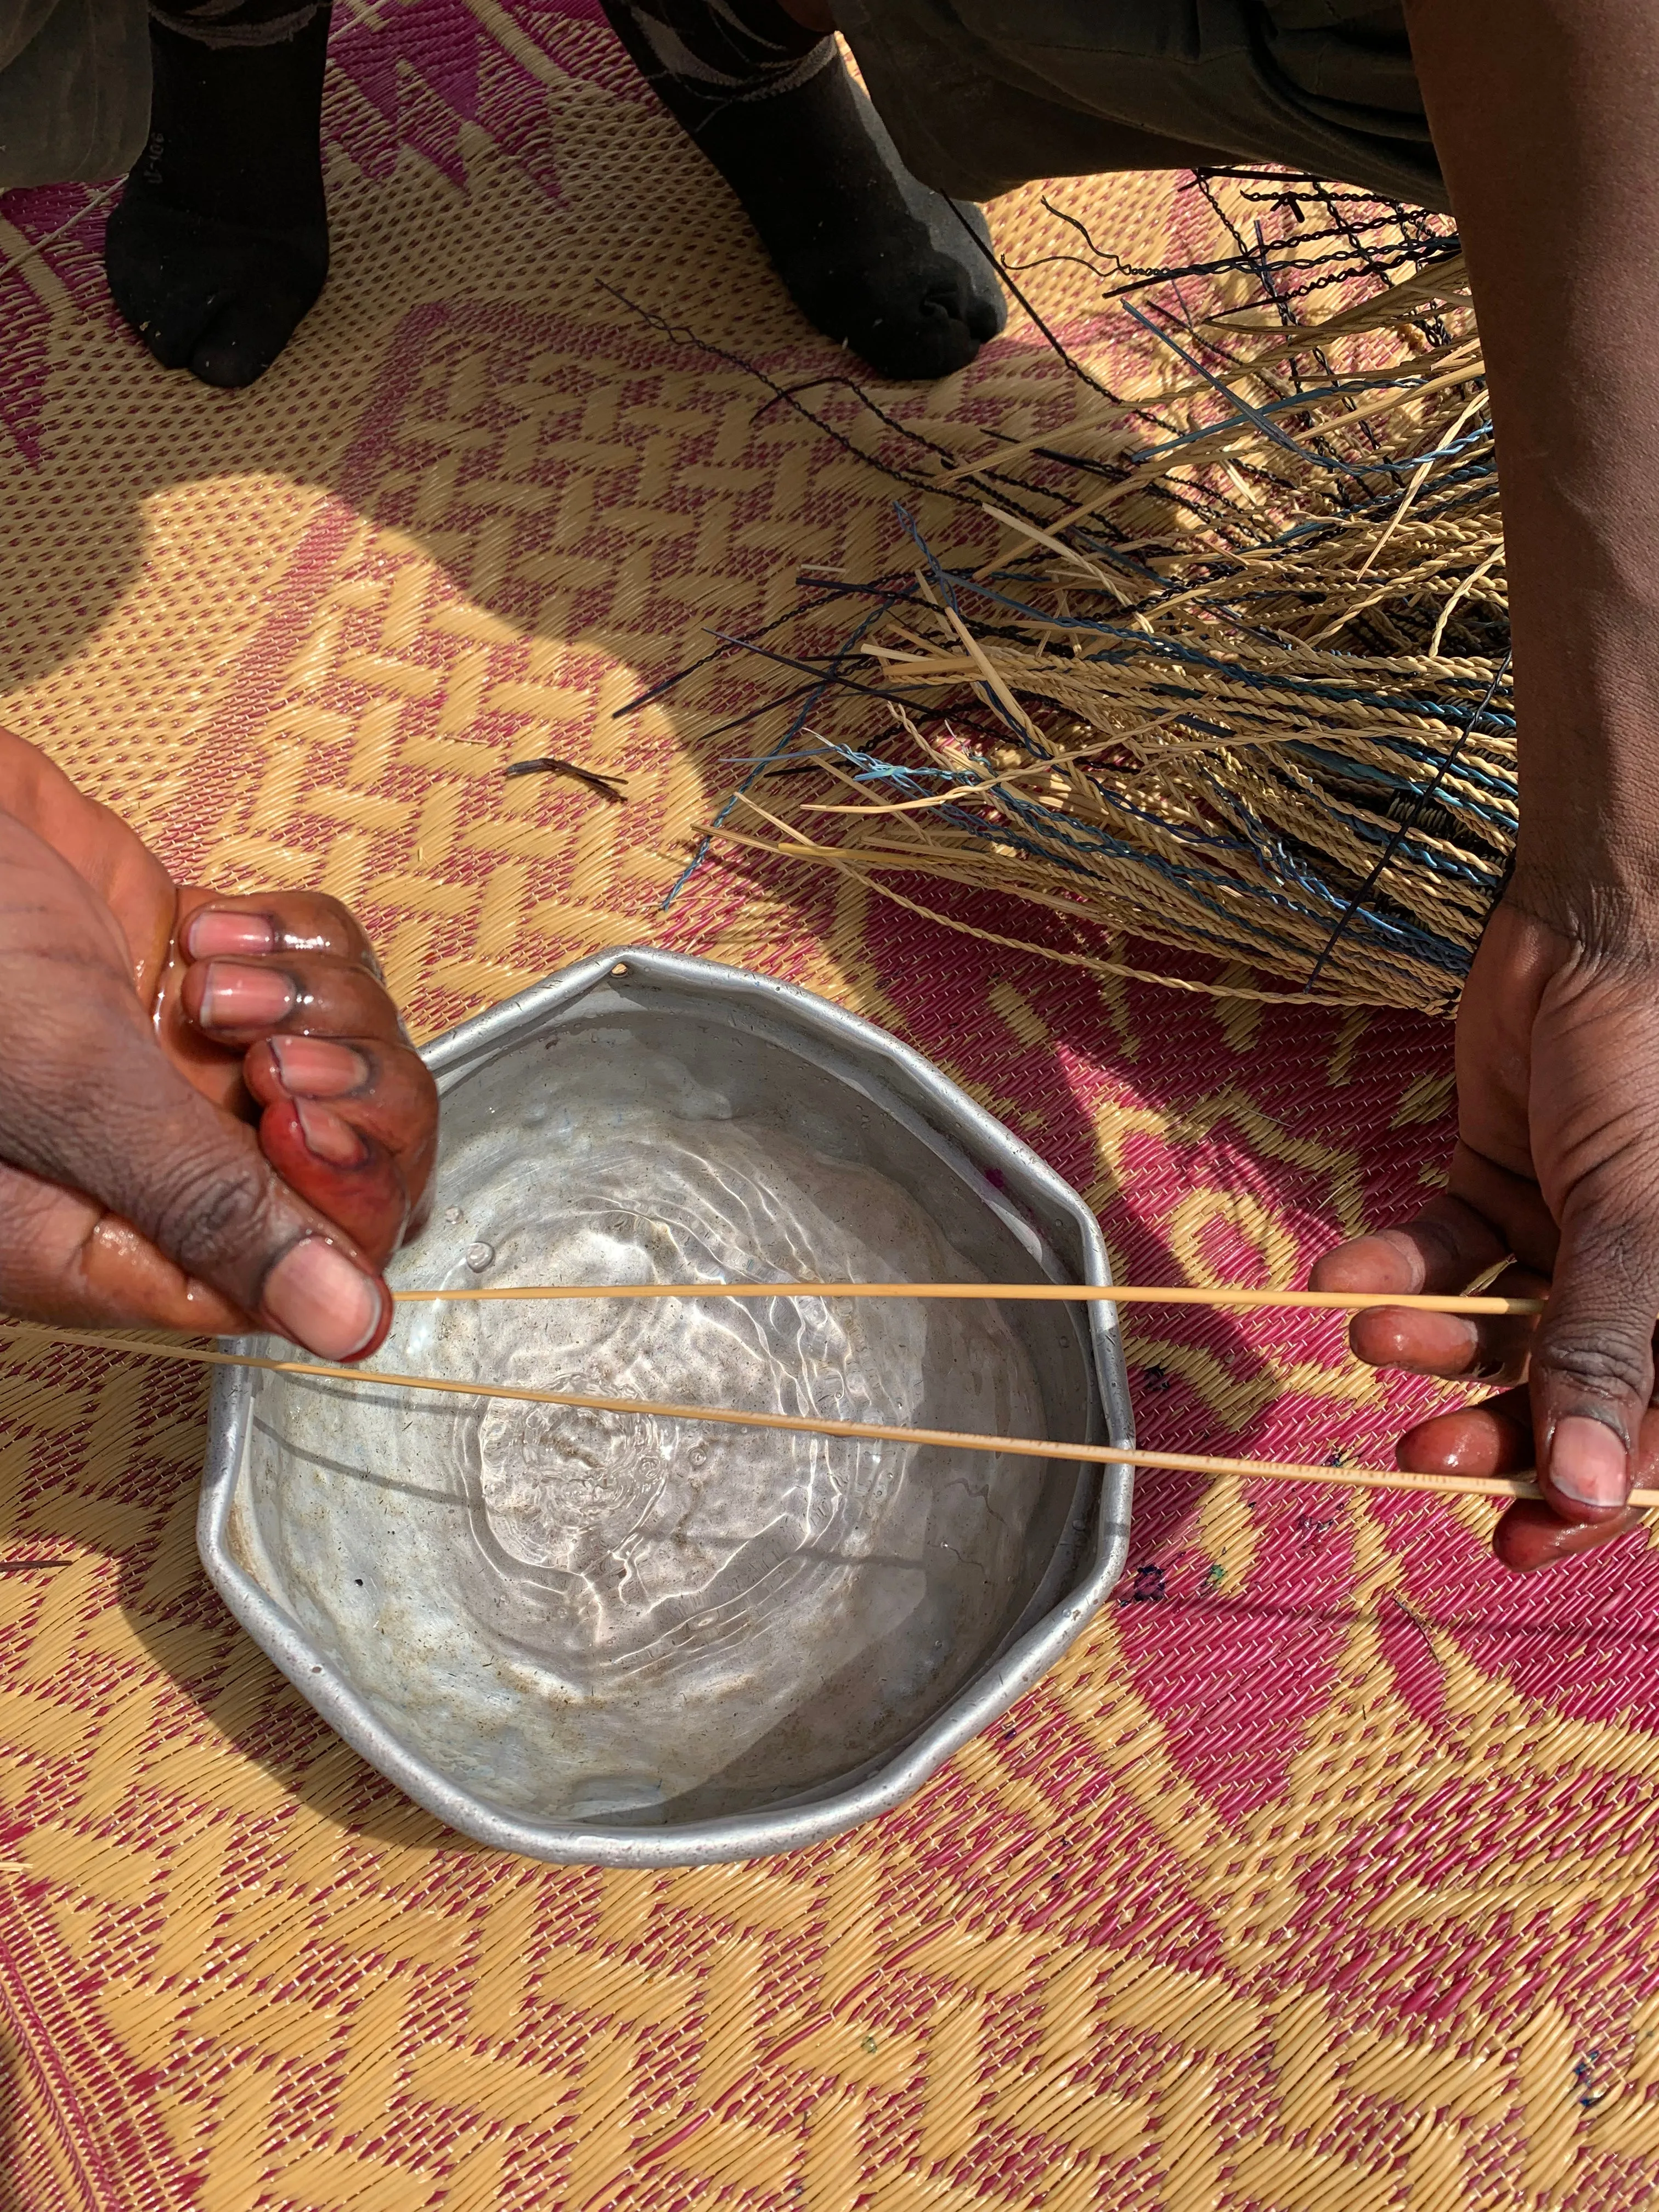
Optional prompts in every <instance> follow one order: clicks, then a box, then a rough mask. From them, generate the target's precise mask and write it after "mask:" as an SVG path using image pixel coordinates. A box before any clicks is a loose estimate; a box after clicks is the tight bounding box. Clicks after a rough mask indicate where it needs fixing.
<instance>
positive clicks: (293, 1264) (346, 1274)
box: [262, 1237, 385, 1359]
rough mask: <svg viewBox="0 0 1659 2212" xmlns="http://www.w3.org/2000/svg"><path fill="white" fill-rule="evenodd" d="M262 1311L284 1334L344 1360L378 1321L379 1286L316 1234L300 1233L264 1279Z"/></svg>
mask: <svg viewBox="0 0 1659 2212" xmlns="http://www.w3.org/2000/svg"><path fill="white" fill-rule="evenodd" d="M262 1303H263V1304H264V1310H265V1312H266V1313H267V1314H268V1315H269V1316H270V1319H271V1320H272V1321H273V1322H276V1326H277V1328H279V1329H280V1330H281V1331H282V1333H283V1335H284V1336H288V1337H292V1339H293V1340H294V1341H295V1344H300V1345H303V1346H305V1348H306V1349H307V1351H308V1352H316V1353H318V1354H319V1357H320V1358H324V1359H349V1358H352V1357H353V1355H354V1354H355V1353H356V1352H361V1351H362V1349H363V1347H364V1346H366V1345H367V1344H368V1343H370V1342H371V1341H372V1340H373V1339H374V1334H375V1332H376V1330H377V1329H378V1328H380V1321H381V1317H382V1316H383V1314H384V1311H385V1300H384V1297H383V1294H382V1292H381V1290H380V1285H379V1284H378V1283H377V1282H376V1281H375V1280H374V1278H373V1277H372V1276H370V1275H366V1274H364V1273H363V1271H362V1268H361V1267H356V1266H354V1265H353V1263H352V1262H351V1261H349V1260H348V1259H347V1257H346V1255H345V1254H344V1253H343V1252H342V1251H340V1250H338V1249H337V1248H336V1247H335V1246H334V1245H332V1244H329V1243H325V1242H324V1240H323V1239H322V1238H321V1237H302V1238H301V1241H300V1243H297V1244H295V1245H294V1246H292V1247H291V1248H290V1249H289V1250H288V1251H286V1252H284V1253H283V1256H282V1258H281V1259H280V1260H279V1261H277V1262H276V1266H275V1267H273V1268H272V1269H271V1271H270V1274H269V1275H267V1276H266V1278H265V1288H264V1299H263V1301H262Z"/></svg>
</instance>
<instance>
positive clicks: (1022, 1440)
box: [3, 1282, 1659, 1506]
mask: <svg viewBox="0 0 1659 2212" xmlns="http://www.w3.org/2000/svg"><path fill="white" fill-rule="evenodd" d="M393 1295H394V1297H395V1300H396V1302H397V1303H398V1304H400V1305H418V1304H463V1303H465V1304H483V1303H487V1302H489V1301H496V1300H526V1299H572V1298H779V1297H820V1298H830V1297H833V1298H995V1299H1017V1300H1019V1301H1022V1302H1025V1303H1032V1304H1036V1303H1055V1304H1110V1305H1200V1306H1210V1307H1218V1308H1224V1309H1227V1310H1231V1311H1234V1312H1240V1311H1246V1312H1248V1311H1253V1310H1259V1309H1261V1308H1263V1307H1273V1308H1279V1309H1291V1310H1298V1311H1303V1312H1315V1313H1358V1312H1362V1311H1364V1310H1367V1309H1369V1308H1376V1307H1388V1308H1390V1309H1394V1310H1398V1309H1400V1308H1402V1307H1403V1308H1405V1309H1407V1310H1409V1311H1412V1312H1414V1313H1443V1314H1467V1315H1533V1314H1538V1313H1541V1311H1542V1310H1543V1304H1542V1301H1541V1299H1538V1298H1505V1297H1492V1296H1489V1295H1481V1294H1475V1295H1472V1296H1465V1297H1431V1296H1428V1295H1425V1294H1422V1293H1394V1294H1383V1293H1378V1292H1374V1291H1373V1292H1363V1291H1272V1290H1250V1289H1215V1290H1206V1289H1196V1288H1191V1287H1182V1288H1159V1287H1158V1286H1155V1285H1146V1284H1132V1283H1105V1284H1072V1283H799V1282H784V1283H623V1284H606V1285H592V1284H586V1283H556V1284H543V1285H530V1286H528V1287H525V1288H517V1289H515V1288H507V1287H503V1288H500V1289H483V1288H478V1289H463V1290H438V1291H397V1292H394V1294H393ZM3 1326H4V1327H5V1328H9V1329H10V1330H13V1331H14V1332H15V1333H16V1334H18V1335H20V1336H21V1337H22V1338H23V1339H24V1340H28V1339H30V1338H33V1339H36V1340H40V1341H43V1342H46V1343H53V1344H71V1345H77V1346H86V1347H88V1348H89V1349H92V1350H95V1351H101V1352H128V1353H132V1354H136V1355H137V1356H138V1357H141V1358H147V1359H171V1360H180V1361H185V1362H189V1363H191V1364H197V1365H200V1366H205V1367H247V1368H253V1369H257V1370H261V1371H263V1372H264V1373H266V1374H272V1375H299V1376H308V1377H311V1378H313V1379H316V1380H322V1381H330V1382H342V1383H379V1384H381V1385H382V1386H384V1387H385V1388H386V1389H406V1390H435V1391H441V1392H443V1393H445V1394H447V1395H450V1396H453V1397H464V1398H509V1399H516V1400H522V1401H527V1402H528V1403H531V1404H533V1405H543V1406H568V1407H574V1408H575V1409H577V1410H578V1411H580V1412H586V1413H634V1414H649V1415H654V1416H655V1417H656V1418H658V1419H664V1420H674V1421H699V1422H707V1421H716V1422H723V1423H726V1424H727V1425H730V1426H732V1427H735V1428H746V1429H783V1430H790V1431H794V1432H796V1433H798V1434H805V1435H817V1436H832V1437H853V1438H855V1439H858V1440H860V1441H865V1442H870V1443H907V1444H939V1445H945V1446H950V1447H952V1448H954V1449H957V1450H965V1451H987V1452H1012V1453H1016V1454H1018V1455H1020V1456H1022V1457H1024V1458H1031V1459H1058V1460H1068V1461H1071V1462H1077V1461H1079V1460H1083V1461H1088V1462H1093V1463H1095V1464H1097V1465H1100V1466H1103V1467H1124V1466H1127V1467H1141V1468H1160V1469H1164V1470H1165V1471H1168V1472H1173V1473H1176V1474H1207V1475H1212V1476H1216V1475H1226V1476H1236V1477H1237V1476H1243V1477H1267V1478H1270V1479H1272V1480H1276V1481H1280V1482H1317V1483H1324V1484H1327V1485H1329V1486H1334V1487H1337V1488H1344V1489H1350V1490H1411V1491H1423V1492H1442V1493H1449V1494H1450V1495H1453V1496H1462V1497H1476V1498H1536V1497H1537V1496H1538V1495H1539V1492H1538V1488H1537V1486H1536V1485H1535V1484H1534V1483H1532V1482H1528V1481H1527V1480H1525V1479H1524V1478H1523V1477H1522V1476H1518V1475H1469V1474H1403V1473H1401V1472H1398V1471H1397V1470H1394V1469H1389V1468H1341V1467H1307V1466H1300V1465H1296V1464H1293V1463H1291V1462H1281V1461H1273V1460H1250V1459H1225V1458H1219V1457H1217V1456H1216V1455H1213V1454H1211V1453H1204V1452H1167V1451H1143V1450H1140V1449H1134V1450H1125V1449H1121V1448H1120V1447H1119V1446H1117V1445H1115V1444H1084V1443H1054V1442H1052V1441H1051V1440H1049V1439H1048V1438H1047V1437H997V1436H986V1435H980V1434H976V1433H975V1432H973V1431H965V1430H956V1429H918V1428H906V1427H903V1426H902V1425H898V1424H896V1423H895V1424H890V1423H886V1422H877V1421H835V1420H829V1419H809V1418H806V1417H804V1416H800V1415H797V1414H792V1413H750V1412H747V1411H744V1410H743V1409H741V1408H738V1407H718V1406H687V1405H680V1404H676V1403H672V1402H670V1401H658V1400H654V1399H646V1398H604V1397H595V1396H592V1395H586V1394H585V1393H582V1392H580V1391H573V1390H538V1389H531V1388H530V1387H529V1386H528V1385H523V1384H516V1383H483V1382H471V1381H456V1380H452V1379H450V1378H447V1377H441V1376H434V1375H404V1374H394V1373H391V1372H388V1371H386V1370H380V1369H377V1368H368V1367H340V1366H334V1365H331V1364H327V1363H325V1362H323V1361H320V1360H308V1359H268V1358H259V1357H258V1356H257V1355H255V1354H253V1353H250V1352H216V1351H210V1350H209V1349H208V1348H207V1347H206V1346H198V1345H187V1344H159V1343H156V1342H155V1340H149V1339H144V1338H141V1337H134V1336H128V1335H116V1334H106V1333H104V1332H101V1331H97V1330H92V1329H71V1328H49V1327H48V1326H46V1324H45V1323H42V1322H20V1321H10V1320H8V1321H6V1322H4V1323H3ZM1630 1503H1631V1504H1632V1505H1638V1506H1649V1505H1659V1490H1633V1491H1632V1492H1631V1494H1630Z"/></svg>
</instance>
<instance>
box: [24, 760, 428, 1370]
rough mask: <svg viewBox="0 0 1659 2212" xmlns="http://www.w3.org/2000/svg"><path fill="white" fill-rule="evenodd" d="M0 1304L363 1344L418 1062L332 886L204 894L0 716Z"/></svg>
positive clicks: (419, 1172)
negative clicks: (0, 1023)
mask: <svg viewBox="0 0 1659 2212" xmlns="http://www.w3.org/2000/svg"><path fill="white" fill-rule="evenodd" d="M0 994H3V1004H4V1006H5V1010H6V1011H5V1016H4V1049H3V1052H0V1307H3V1308H4V1309H5V1310H7V1311H9V1312H10V1313H13V1314H16V1315H20V1316H27V1317H30V1318H34V1319H40V1320H54V1321H63V1322H82V1323H88V1322H96V1323H104V1324H109V1323H116V1324H118V1325H149V1326H161V1327H162V1328H177V1329H185V1330H190V1331H192V1332H200V1333H210V1334H216V1333H220V1332H224V1331H230V1330H241V1329H246V1328H252V1327H255V1326H258V1327H260V1328H270V1329H272V1330H275V1331H276V1332H277V1333H278V1334H283V1335H285V1336H288V1337H289V1338H291V1339H292V1340H294V1341H295V1343H297V1344H300V1345H301V1346H304V1347H305V1348H306V1349H307V1350H309V1351H312V1352H317V1353H319V1354H320V1355H321V1356H322V1357H324V1358H330V1359H349V1358H362V1357H363V1356H364V1355H365V1354H366V1353H368V1352H370V1351H372V1350H373V1349H374V1346H376V1345H377V1344H378V1343H379V1342H380V1340H381V1338H382V1337H383V1336H384V1334H385V1332H386V1327H387V1325H388V1323H389V1321H390V1317H391V1313H392V1306H391V1301H390V1298H389V1297H388V1295H387V1292H386V1286H385V1285H384V1283H383V1282H382V1281H381V1279H380V1269H381V1267H383V1266H384V1265H385V1262H386V1259H387V1258H388V1257H389V1256H390V1255H391V1253H392V1250H393V1249H395V1248H396V1246H397V1245H398V1243H399V1241H400V1240H401V1239H402V1238H403V1237H404V1236H405V1235H406V1234H407V1233H409V1232H410V1231H411V1229H412V1228H413V1227H414V1226H416V1225H417V1224H418V1219H419V1216H420V1209H421V1206H422V1201H423V1198H424V1194H425V1190H426V1186H427V1182H428V1176H429V1175H430V1171H431V1166H432V1158H433V1152H434V1149H435V1138H436V1121H437V1111H436V1097H435V1091H434V1087H433V1085H432V1081H431V1079H430V1077H429V1076H428V1074H427V1072H426V1070H425V1068H424V1066H422V1063H421V1061H420V1060H419V1058H418V1057H417V1055H416V1054H415V1052H414V1051H413V1050H412V1048H410V1045H409V1044H408V1042H406V1040H405V1038H404V1035H403V1032H402V1030H401V1027H400V1024H399V1023H398V1015H397V1011H396V1008H395V1007H394V1006H393V1005H392V1000H391V999H390V998H389V996H388V995H387V994H386V990H385V987H384V986H383V985H382V984H381V982H380V977H379V972H378V969H377V968H376V966H375V963H374V954H373V952H372V951H371V950H370V948H369V945H368V939H367V938H366V937H365V936H364V934H363V933H362V929H361V928H360V927H359V926H358V925H357V923H356V921H353V920H352V918H351V916H350V915H348V914H347V913H346V912H345V910H344V909H343V908H342V907H340V906H339V905H338V904H337V902H335V901H334V900H332V899H329V898H325V897H324V896H321V895H319V894H318V893H315V892H307V891H289V892H278V893H273V894H270V895H269V896H255V897H234V898H221V897H216V896H214V895H213V894H212V893H210V892H208V891H205V890H198V889H194V888H188V887H186V888H180V887H178V886H175V885H174V884H173V882H172V881H171V879H170V878H169V877H168V876H167V872H166V871H165V869H163V868H162V866H161V863H160V862H159V861H158V860H156V859H155V855H154V854H151V853H149V851H148V850H147V849H146V848H144V846H143V844H142V842H140V841H139V840H138V838H137V837H136V836H134V835H133V833H132V832H131V830H130V829H127V827H126V826H125V824H124V823H121V822H119V821H118V819H117V818H116V817H114V816H113V815H112V814H111V813H109V812H108V811H107V810H106V809H105V808H102V807H100V806H98V805H94V803H93V802H92V801H91V800H89V799H87V798H86V797H85V796H84V795H83V794H82V793H80V792H78V791H77V790H76V788H75V787H74V786H73V785H71V784H70V782H69V781H67V779H66V778H64V776H63V775H61V774H60V773H59V772H58V770H57V769H55V768H53V767H52V764H51V763H49V762H47V761H46V759H45V757H44V756H42V755H41V754H40V753H38V752H36V751H35V750H33V747H31V746H28V745H25V744H22V743H21V741H20V740H18V739H17V738H11V737H8V736H6V735H4V734H3V733H0Z"/></svg>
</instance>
